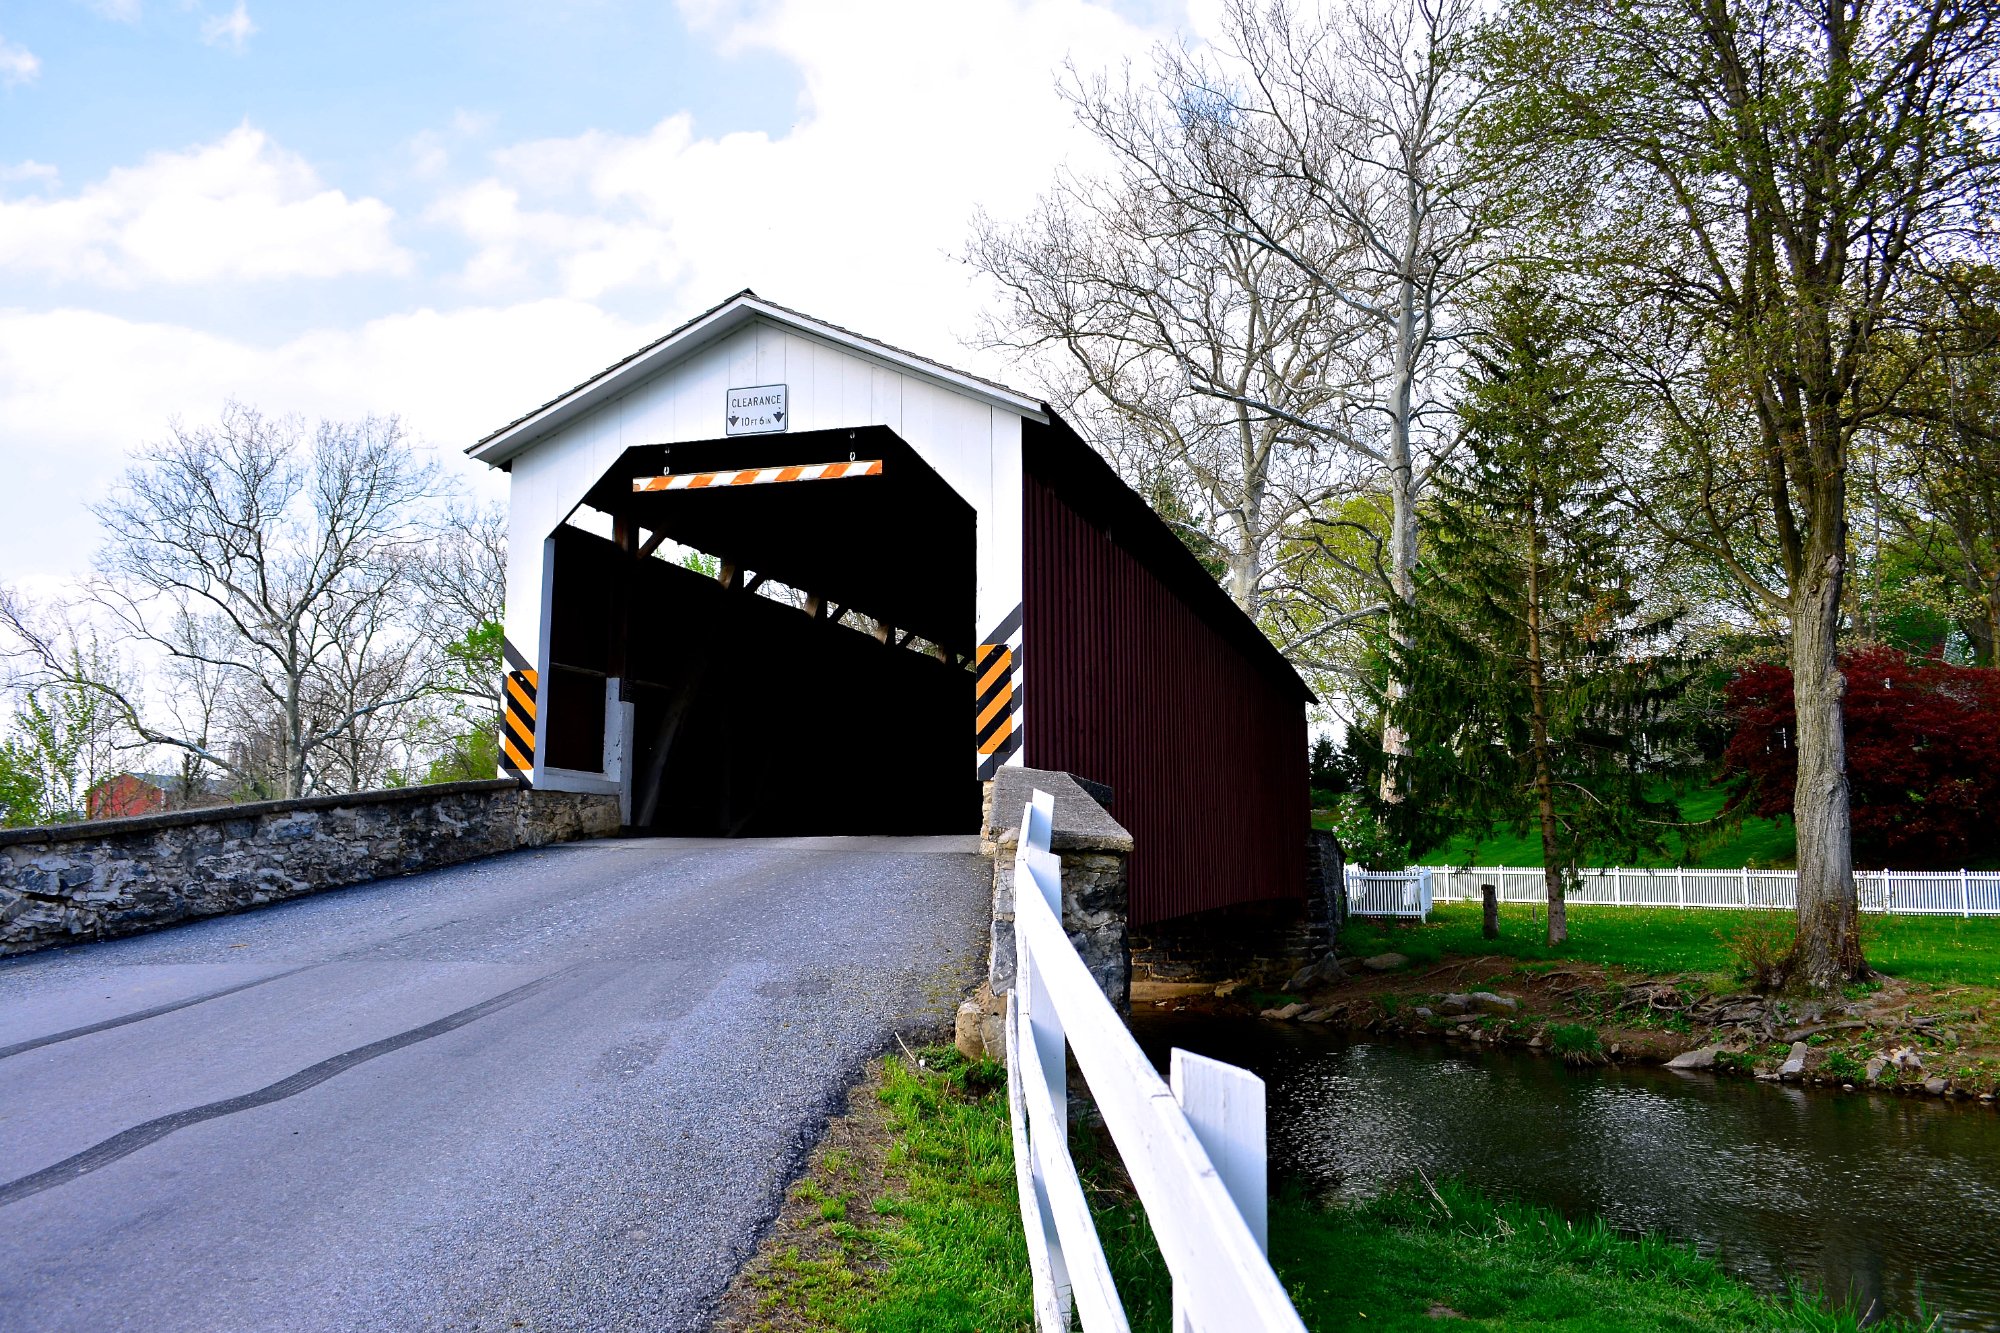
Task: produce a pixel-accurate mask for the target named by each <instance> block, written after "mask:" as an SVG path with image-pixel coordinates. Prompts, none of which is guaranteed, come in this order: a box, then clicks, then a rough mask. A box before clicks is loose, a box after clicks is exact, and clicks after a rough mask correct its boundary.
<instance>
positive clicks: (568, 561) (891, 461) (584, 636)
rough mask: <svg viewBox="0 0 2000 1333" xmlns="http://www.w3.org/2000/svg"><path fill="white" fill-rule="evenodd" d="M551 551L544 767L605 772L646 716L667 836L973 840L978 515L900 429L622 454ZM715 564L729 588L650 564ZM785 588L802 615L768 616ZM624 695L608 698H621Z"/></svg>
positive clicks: (641, 788)
mask: <svg viewBox="0 0 2000 1333" xmlns="http://www.w3.org/2000/svg"><path fill="white" fill-rule="evenodd" d="M850 457H855V458H859V459H875V458H879V459H881V460H882V461H883V469H882V474H881V475H880V476H874V477H847V478H841V479H837V480H818V481H797V482H784V483H775V484H762V485H746V486H718V487H710V488H702V489H693V490H676V491H656V492H647V493H641V494H634V493H633V490H632V482H633V479H634V478H638V477H649V476H658V475H661V474H662V473H666V472H670V471H671V472H675V473H686V472H705V471H716V470H726V469H737V468H752V467H773V466H781V465H787V464H795V463H818V462H835V461H845V460H847V459H848V458H850ZM586 503H587V504H588V505H590V506H591V507H592V508H594V509H598V510H601V511H603V512H605V513H608V514H610V515H611V516H612V519H613V532H614V535H613V538H612V539H611V540H608V541H607V540H606V539H604V538H602V537H599V536H596V535H594V534H591V533H589V532H585V531H583V530H581V529H579V528H576V527H573V526H568V525H565V526H564V527H562V528H560V529H558V530H557V533H556V538H555V541H556V546H555V552H554V575H553V578H554V587H553V603H552V607H551V625H550V642H549V656H550V669H549V678H548V681H547V682H546V687H545V688H546V695H545V699H546V702H545V705H544V706H545V707H546V709H547V716H548V722H547V731H546V739H545V742H544V744H545V746H546V762H547V763H549V764H550V765H552V766H555V767H559V768H571V769H580V770H583V771H586V772H598V771H602V768H603V765H604V753H603V750H604V742H603V737H604V735H605V726H604V724H605V720H606V710H607V708H608V707H611V706H613V705H614V704H615V703H618V702H624V703H630V704H631V705H632V706H633V714H634V719H633V721H634V725H633V733H632V734H633V749H634V752H635V753H634V755H633V756H632V757H631V760H630V763H631V769H630V771H631V772H632V773H633V799H632V822H633V825H634V827H635V828H639V829H644V830H648V831H651V832H656V833H663V834H693V835H718V834H720V835H729V836H735V835H746V836H749V835H772V834H793V835H798V834H827V833H937V832H968V831H972V830H974V829H976V828H977V827H978V824H979V795H978V784H977V782H976V781H975V780H974V778H973V764H972V753H971V751H972V744H971V742H972V735H973V729H972V703H973V689H972V680H971V678H970V676H969V674H968V671H967V669H966V665H965V664H966V661H967V659H968V658H969V657H970V655H971V653H972V650H973V635H974V631H973V620H974V594H975V581H976V577H977V572H976V549H975V539H976V534H975V531H974V523H975V516H974V511H973V509H972V507H971V506H970V505H969V504H967V503H966V502H965V501H964V500H963V499H961V498H960V497H959V496H958V494H957V493H956V492H954V491H953V490H952V489H951V488H950V487H949V486H948V485H947V484H946V483H945V482H944V480H943V479H942V478H941V477H939V476H938V475H937V473H935V472H934V471H932V470H931V468H930V467H929V465H927V464H926V463H924V461H923V460H922V459H920V458H919V457H918V456H917V455H916V453H915V451H914V450H912V449H911V448H910V447H909V446H908V445H906V444H904V443H903V442H902V440H901V439H899V438H898V437H897V436H896V434H895V433H894V432H893V431H890V430H888V429H887V428H885V427H879V426H877V427H867V428H861V429H855V430H834V431H813V432H802V433H797V434H790V435H764V436H750V437H739V438H735V439H727V440H709V441H702V442H699V443H693V444H676V445H673V446H672V447H671V449H669V448H667V447H664V446H647V447H642V448H636V449H628V450H626V451H625V453H624V455H623V456H622V457H621V458H620V459H619V462H618V463H617V464H616V465H615V466H614V467H612V468H611V469H610V470H609V471H608V472H607V473H606V474H605V475H604V477H603V479H602V480H601V481H600V482H599V483H598V485H597V486H596V487H595V488H594V489H593V490H592V491H591V493H590V495H589V496H588V497H587V499H586ZM664 541H671V542H675V543H679V544H680V545H683V546H688V547H693V548H695V549H696V550H698V551H701V552H705V553H708V554H709V555H711V556H713V557H715V559H716V560H717V561H718V562H719V565H720V567H719V569H718V570H717V571H716V572H715V574H714V575H710V574H707V573H703V572H698V571H696V570H693V569H688V568H683V567H681V566H679V565H676V564H670V563H668V562H667V561H665V560H663V559H659V558H656V556H655V553H656V551H657V550H658V549H659V547H660V545H661V543H662V542H664ZM777 585H783V586H784V587H785V588H786V589H789V590H793V591H792V592H790V593H789V594H788V595H789V596H790V597H791V600H792V602H793V603H796V604H787V602H785V601H781V600H776V599H774V598H773V597H771V596H768V595H766V594H767V593H769V592H771V591H772V590H773V588H775V587H776V586H777ZM607 677H616V678H618V680H619V681H620V687H619V689H620V694H619V698H618V699H617V700H608V699H607V690H606V684H605V682H606V679H607Z"/></svg>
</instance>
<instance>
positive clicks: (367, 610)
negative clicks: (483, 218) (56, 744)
mask: <svg viewBox="0 0 2000 1333" xmlns="http://www.w3.org/2000/svg"><path fill="white" fill-rule="evenodd" d="M137 457H138V462H137V463H136V464H135V466H134V467H132V468H131V469H130V470H129V471H128V472H127V473H126V475H125V477H124V479H123V481H122V482H121V483H120V485H119V486H118V487H117V488H116V489H115V490H114V491H113V493H112V495H111V497H110V498H109V499H108V500H106V501H105V502H104V503H103V504H101V505H99V506H98V507H97V514H98V517H99V519H100V521H101V522H102V523H103V524H104V526H105V528H106V531H107V535H108V541H107V545H106V547H105V548H104V550H103V552H102V553H101V555H100V558H99V568H98V577H97V578H96V579H95V580H94V581H93V583H92V597H93V600H94V603H95V607H96V608H97V609H98V610H100V611H101V612H102V613H104V614H105V615H106V616H108V617H109V618H110V620H111V621H112V622H113V623H114V624H116V625H117V627H118V628H119V630H120V631H121V633H122V634H124V635H125V636H126V637H127V638H128V639H129V640H130V642H132V643H133V644H134V645H136V646H137V647H138V648H139V649H140V651H141V652H144V653H152V654H157V655H158V656H159V657H160V658H161V659H162V660H163V661H164V662H165V663H166V664H167V668H168V670H167V673H166V679H167V680H168V681H169V682H170V683H177V684H181V685H190V684H191V685H192V686H193V687H194V688H192V689H191V690H175V691H172V696H173V702H172V703H171V704H170V705H169V706H167V707H165V708H159V707H155V706H152V705H151V704H150V701H149V699H148V698H147V696H146V695H145V694H144V693H143V692H142V691H141V690H140V689H138V688H136V687H131V686H127V685H125V684H123V683H121V682H115V681H108V680H102V679H87V678H83V677H82V676H80V675H79V674H78V673H76V672H75V671H73V670H71V669H70V668H69V667H68V666H66V664H65V662H64V659H63V655H62V652H61V642H62V640H61V635H60V634H59V633H55V632H51V630H50V629H49V628H48V627H47V626H46V625H43V624H37V623H36V622H35V620H34V618H32V617H31V616H28V615H25V614H22V613H21V607H20V605H19V603H18V601H10V602H8V603H7V604H5V605H0V616H4V618H5V620H6V621H7V623H8V624H9V627H10V628H12V629H13V631H14V632H15V634H16V635H17V637H19V638H20V639H21V640H22V642H23V644H24V645H25V647H26V649H27V651H28V652H29V653H30V654H31V655H32V657H33V658H34V659H35V660H36V662H37V666H38V669H39V671H40V673H41V674H42V676H43V677H44V678H45V679H50V680H61V681H68V682H71V683H74V684H78V685H82V686H86V687H88V688H92V689H95V690H97V691H98V692H100V693H102V694H103V695H104V696H105V697H107V698H109V699H110V700H112V701H113V702H114V703H115V705H116V706H117V708H118V709H119V711H120V712H121V713H122V714H123V717H124V719H125V721H126V723H127V725H129V726H130V727H131V728H132V730H133V731H134V732H135V733H136V734H137V736H138V737H139V738H140V739H142V740H143V741H145V742H147V743H148V744H152V745H157V746H164V747H169V748H171V749H175V750H179V751H181V752H184V753H186V754H189V755H192V756H195V757H196V758H198V759H199V760H200V761H201V762H202V763H203V764H206V765H210V766H212V767H213V768H215V769H217V770H219V771H221V772H224V773H227V774H229V775H231V776H233V777H234V778H236V779H237V780H238V781H239V782H242V783H244V784H246V785H248V786H251V787H253V788H256V789H261V790H265V791H266V792H267V794H271V795H277V796H298V795H303V794H306V793H308V792H310V791H312V790H315V789H320V788H322V787H324V786H326V785H328V784H329V783H334V784H339V783H346V782H352V781H359V780H361V779H362V778H363V776H364V774H366V775H370V776H372V775H373V774H375V772H376V771H377V766H376V765H375V764H373V763H372V762H363V760H362V754H363V751H364V750H365V749H366V747H365V746H363V747H362V748H356V745H357V737H359V736H362V735H364V734H367V733H368V728H369V727H370V726H372V725H373V724H372V723H371V722H370V719H372V718H375V717H376V716H378V715H388V714H392V713H394V712H395V710H397V709H400V708H403V707H405V706H407V705H408V704H409V703H410V702H411V701H412V700H414V699H416V698H417V697H419V696H420V695H421V694H422V693H424V692H425V691H426V690H428V689H429V688H431V687H430V684H429V682H428V679H427V674H428V673H427V672H426V671H425V670H423V669H422V667H421V662H420V660H419V659H420V658H421V655H422V654H423V653H424V651H425V646H424V645H423V643H422V642H421V640H420V639H418V638H416V637H414V636H413V635H412V634H411V633H410V632H409V631H408V630H407V629H405V628H403V627H402V626H401V625H399V624H398V623H397V621H396V614H397V610H398V608H400V607H401V606H402V605H403V603H404V602H405V600H406V599H407V597H408V596H409V593H408V588H409V573H408V569H409V564H410V561H409V558H408V557H409V555H410V553H411V551H412V550H413V548H415V547H416V546H417V545H418V544H419V543H420V542H421V541H422V539H423V536H424V533H423V529H422V527H421V525H420V522H419V519H420V516H421V509H422V507H423V506H424V504H425V503H426V502H428V501H429V500H431V499H432V498H434V496H435V495H436V492H437V490H438V476H437V472H436V469H435V467H434V466H433V465H431V464H430V463H428V462H425V461H422V460H420V459H419V458H418V457H417V456H416V455H415V454H413V453H412V452H411V450H410V448H409V445H408V443H407V442H406V441H405V439H404V437H403V432H402V427H401V425H400V424H399V423H398V422H397V421H396V420H395V419H394V418H372V417H371V418H367V419H364V420H361V421H357V422H347V423H342V422H331V421H327V422H321V423H320V424H319V425H318V427H317V428H316V429H312V430H308V429H307V428H306V427H305V425H304V424H303V423H301V422H299V421H297V420H295V419H290V418H286V419H272V418H268V417H265V416H263V415H262V414H260V413H258V412H257V411H255V410H254V409H252V408H249V407H245V406H243V405H241V404H235V403H232V404H230V405H229V406H228V407H226V408H225V409H224V411H223V413H222V416H221V419H220V421H218V422H217V423H216V424H215V425H213V426H199V427H186V426H182V425H180V424H178V423H176V424H175V425H174V426H173V427H172V428H171V432H170V435H169V438H168V439H167V440H166V441H165V442H163V443H161V444H158V445H155V446H151V447H148V448H146V449H144V450H142V451H141V452H140V453H139V454H138V456H137ZM225 711H226V712H228V713H230V714H233V716H234V718H235V720H236V725H235V726H234V727H230V728H226V729H224V732H223V734H222V735H218V733H217V729H216V725H215V724H216V721H217V719H218V716H220V715H221V714H222V713H223V712H225ZM219 741H221V742H223V743H218V742H219ZM259 742H261V743H259ZM343 745H344V746H346V747H347V749H346V751H345V754H344V756H343V755H342V752H341V750H340V747H342V746H343Z"/></svg>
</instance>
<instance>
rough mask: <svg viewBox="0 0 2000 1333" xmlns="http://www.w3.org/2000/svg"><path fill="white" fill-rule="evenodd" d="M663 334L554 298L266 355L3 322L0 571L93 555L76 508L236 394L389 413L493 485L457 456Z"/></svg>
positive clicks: (409, 317)
mask: <svg viewBox="0 0 2000 1333" xmlns="http://www.w3.org/2000/svg"><path fill="white" fill-rule="evenodd" d="M660 332H662V330H661V329H658V328H653V327H650V326H648V327H640V326H636V325H633V324H630V323H627V322H625V321H623V320H619V319H616V318H614V317H612V316H610V315H607V314H605V313H604V312H603V311H601V310H599V309H597V308H596V307H594V306H591V305H587V304H584V303H582V302H577V301H565V300H546V301H532V302H525V303H522V304H520V305H514V306H508V307H487V306H481V307H472V308H466V309H460V310H453V311H438V310H430V309H420V310H415V311H411V312H408V313H404V314H398V315H391V316H388V317H385V318H381V319H374V320H369V321H367V322H366V323H364V324H362V325H360V326H359V327H357V328H352V329H327V330H321V331H316V332H313V333H309V334H306V335H303V336H301V337H298V338H294V339H292V340H290V341H288V342H284V343H279V344H276V345H269V346H265V345H258V344H255V343H250V342H245V341H241V340H238V339H234V338H228V337H222V336H218V335H215V334H211V333H204V332H202V331H199V330H196V329H191V328H186V327H181V326H178V325H173V324H162V323H147V322H142V321H135V320H127V319H121V318H118V317H116V316H113V315H107V314H102V313H99V312H96V311H90V310H77V309H63V310H51V311H35V312H30V311H23V310H11V311H9V310H0V405H4V407H0V415H4V417H5V420H6V422H7V425H6V430H5V433H4V436H0V457H4V459H5V462H6V465H7V468H8V474H9V481H8V484H7V485H6V486H5V487H0V570H4V571H6V575H5V577H6V578H7V579H9V580H14V579H16V578H17V577H20V576H24V575H28V574H32V573H43V574H51V575H53V574H59V573H63V572H65V571H68V572H77V571H80V570H81V569H82V568H83V567H84V566H85V564H86V562H87V560H88V557H89V553H90V551H91V550H92V549H93V548H94V547H95V546H96V544H97V530H96V522H95V520H94V519H93V518H92V517H91V516H90V514H89V512H88V511H87V509H86V508H85V506H86V505H87V504H88V503H89V502H90V501H91V500H93V499H95V498H97V497H98V496H100V495H102V494H103V492H104V490H105V489H106V487H107V486H108V485H109V484H110V483H111V481H112V480H113V479H115V478H116V477H117V475H118V474H119V473H120V472H121V471H122V470H123V469H124V467H125V456H126V454H127V453H128V452H129V451H130V450H131V449H132V448H134V447H135V446H137V445H139V444H142V443H144V442H147V441H152V440H158V439H159V438H160V437H161V436H162V434H163V433H164V430H165V427H166V424H167V421H168V419H169V418H171V417H174V416H180V417H182V418H184V419H186V420H188V421H191V422H198V421H202V420H207V419H212V418H213V417H214V416H215V414H216V413H217V411H219V410H220V408H221V406H222V404H223V401H224V400H225V399H227V398H231V397H235V398H238V399H240V400H242V401H244V402H247V403H253V404H255V405H256V406H258V407H260V408H262V409H263V410H265V411H267V412H273V413H279V412H298V413H300V414H302V415H304V416H306V417H308V418H318V417H322V416H325V417H350V416H359V415H362V414H364V413H369V412H376V413H390V412H394V413H397V414H399V415H401V416H402V417H403V418H404V420H405V421H406V422H407V423H408V425H409V426H410V428H411V430H412V432H413V433H414V434H415V435H416V436H417V437H418V438H419V439H423V440H427V441H429V442H430V443H432V444H434V445H435V446H436V447H437V449H438V453H439V455H440V458H441V460H442V461H445V462H446V463H447V464H448V465H449V466H450V467H451V468H452V469H453V470H454V472H455V473H456V475H458V476H459V477H460V478H461V479H462V480H464V481H465V482H467V483H468V484H470V485H475V486H480V485H484V486H489V487H490V486H492V485H493V483H492V480H491V478H490V477H489V476H488V475H487V469H486V468H484V467H483V466H479V465H477V464H473V463H471V462H469V461H466V460H463V459H460V458H459V451H460V449H461V448H462V447H463V446H465V445H467V444H470V443H472V442H473V441H474V440H476V439H478V438H479V437H480V436H482V435H485V434H486V433H487V432H489V431H492V430H494V429H497V428H498V427H500V426H503V425H505V424H506V423H507V422H508V421H509V420H510V419H512V418H513V417H515V416H518V415H519V414H520V413H521V412H524V411H526V410H527V409H529V408H531V407H533V406H535V405H536V404H538V403H541V402H544V401H546V400H547V399H549V398H551V397H554V396H555V395H556V394H558V393H560V392H562V391H563V390H565V389H567V388H569V387H570V386H572V385H574V384H576V383H578V382H579V381H581V380H583V379H586V378H588V377H589V376H590V375H592V374H595V373H596V372H597V371H598V370H600V369H602V368H603V367H604V366H606V365H609V364H610V363H611V362H613V361H615V360H617V359H618V358H619V357H621V356H623V355H625V354H626V353H627V352H629V351H631V350H632V349H633V348H634V347H636V346H638V345H639V344H640V343H642V342H644V341H645V340H646V339H648V338H651V337H655V336H657V335H658V334H659V333H660ZM107 386H112V389H113V391H107Z"/></svg>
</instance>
